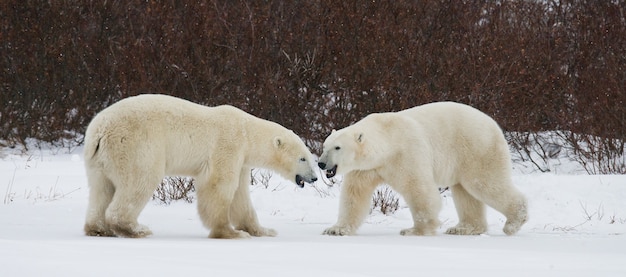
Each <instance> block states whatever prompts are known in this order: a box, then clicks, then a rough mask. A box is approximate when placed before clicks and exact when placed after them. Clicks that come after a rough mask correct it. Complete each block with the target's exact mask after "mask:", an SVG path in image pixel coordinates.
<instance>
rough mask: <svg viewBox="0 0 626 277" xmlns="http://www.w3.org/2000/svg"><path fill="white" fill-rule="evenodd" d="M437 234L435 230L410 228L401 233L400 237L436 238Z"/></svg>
mask: <svg viewBox="0 0 626 277" xmlns="http://www.w3.org/2000/svg"><path fill="white" fill-rule="evenodd" d="M436 234H437V231H435V229H432V230H431V229H427V228H419V229H418V228H408V229H403V230H401V231H400V235H403V236H434V235H436Z"/></svg>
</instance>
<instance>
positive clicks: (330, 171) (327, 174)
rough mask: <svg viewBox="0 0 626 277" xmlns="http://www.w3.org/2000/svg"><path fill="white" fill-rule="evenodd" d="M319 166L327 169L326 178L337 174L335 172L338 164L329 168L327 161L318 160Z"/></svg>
mask: <svg viewBox="0 0 626 277" xmlns="http://www.w3.org/2000/svg"><path fill="white" fill-rule="evenodd" d="M317 166H319V167H320V169H322V170H325V171H326V178H332V177H334V176H335V174H337V165H335V166H333V167H331V168H327V165H326V163H325V162H321V161H320V162H318V163H317Z"/></svg>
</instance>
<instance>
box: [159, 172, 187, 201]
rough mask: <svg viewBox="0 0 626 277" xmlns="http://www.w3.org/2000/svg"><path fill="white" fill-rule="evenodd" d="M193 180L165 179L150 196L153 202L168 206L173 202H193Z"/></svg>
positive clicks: (185, 178)
mask: <svg viewBox="0 0 626 277" xmlns="http://www.w3.org/2000/svg"><path fill="white" fill-rule="evenodd" d="M193 192H195V188H194V185H193V178H190V177H165V178H164V179H163V181H162V182H161V184H160V185H159V186H158V187H157V189H156V191H155V192H154V194H153V195H152V199H153V200H157V201H159V202H161V203H162V204H165V205H169V204H171V203H172V202H174V201H178V200H183V201H185V202H187V203H191V202H193V197H194V196H193Z"/></svg>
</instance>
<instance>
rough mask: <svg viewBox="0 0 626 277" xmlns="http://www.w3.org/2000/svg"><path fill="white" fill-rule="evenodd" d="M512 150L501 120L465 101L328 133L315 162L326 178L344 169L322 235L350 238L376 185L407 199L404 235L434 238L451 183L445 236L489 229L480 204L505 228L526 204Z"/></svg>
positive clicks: (520, 218) (516, 224)
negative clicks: (451, 221)
mask: <svg viewBox="0 0 626 277" xmlns="http://www.w3.org/2000/svg"><path fill="white" fill-rule="evenodd" d="M509 155H510V154H509V147H508V145H507V142H506V140H505V138H504V136H503V134H502V131H501V130H500V127H499V126H498V124H497V123H496V122H495V121H494V120H493V119H491V118H490V117H489V116H487V115H486V114H484V113H482V112H480V111H479V110H477V109H474V108H472V107H470V106H467V105H463V104H459V103H453V102H439V103H431V104H426V105H422V106H418V107H414V108H412V109H407V110H403V111H400V112H395V113H391V112H390V113H379V114H371V115H369V116H367V117H365V118H363V119H362V120H361V121H359V122H357V123H355V124H354V125H351V126H349V127H346V128H344V129H342V130H339V131H335V132H333V133H331V134H330V136H328V138H326V140H325V141H324V144H323V153H322V155H321V156H320V159H319V162H318V165H319V167H320V168H321V169H323V170H325V172H326V176H327V177H329V178H330V177H333V176H334V175H335V174H343V175H344V176H343V177H344V179H343V184H342V188H341V193H340V207H339V216H338V221H337V223H336V224H335V225H334V226H332V227H330V228H328V229H326V230H325V231H324V234H327V235H352V234H354V233H355V231H356V229H357V228H358V227H359V226H360V225H361V223H362V222H363V220H364V218H365V216H366V215H367V213H368V210H369V207H370V205H369V204H370V199H371V197H372V194H373V192H374V190H375V188H376V187H377V186H378V185H379V184H382V183H386V184H388V185H390V186H391V187H392V188H393V189H394V190H395V191H397V192H398V193H399V194H400V195H402V197H403V198H404V200H405V201H406V202H407V204H408V206H409V208H410V210H411V214H412V216H413V227H412V228H409V229H404V230H402V231H401V232H400V233H401V234H402V235H435V234H436V229H437V228H438V227H439V220H438V214H439V211H440V210H441V197H440V196H439V192H438V188H445V187H450V189H451V191H452V197H453V199H454V204H455V206H456V210H457V213H458V216H459V223H458V224H457V225H456V226H454V227H451V228H449V229H448V230H447V231H446V233H447V234H454V235H477V234H482V233H484V232H486V231H487V221H486V219H485V204H487V205H489V206H491V207H492V208H494V209H496V210H497V211H499V212H501V213H502V214H504V215H505V216H506V218H507V221H506V224H505V225H504V233H506V234H507V235H513V234H515V233H516V232H517V231H518V230H519V229H520V228H521V226H522V225H523V224H524V223H525V222H526V220H527V202H526V199H525V197H524V196H523V195H522V193H520V191H518V190H517V189H516V188H515V187H514V186H513V185H512V181H511V159H510V156H509Z"/></svg>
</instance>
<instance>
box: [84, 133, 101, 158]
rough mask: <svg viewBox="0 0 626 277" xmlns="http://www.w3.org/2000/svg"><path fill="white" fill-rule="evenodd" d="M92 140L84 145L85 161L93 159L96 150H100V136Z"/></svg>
mask: <svg viewBox="0 0 626 277" xmlns="http://www.w3.org/2000/svg"><path fill="white" fill-rule="evenodd" d="M92 139H93V140H90V139H87V140H86V141H87V143H86V144H85V151H84V155H85V161H88V160H91V159H93V158H94V157H95V156H96V154H97V153H98V150H100V144H101V143H102V136H98V137H94V138H92Z"/></svg>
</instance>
